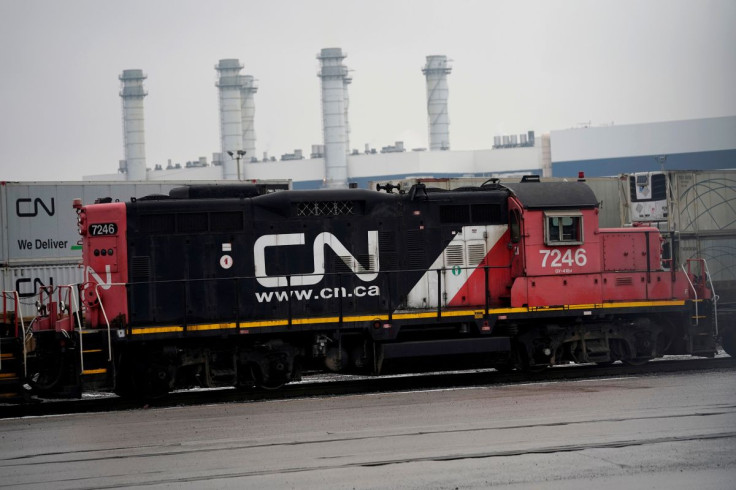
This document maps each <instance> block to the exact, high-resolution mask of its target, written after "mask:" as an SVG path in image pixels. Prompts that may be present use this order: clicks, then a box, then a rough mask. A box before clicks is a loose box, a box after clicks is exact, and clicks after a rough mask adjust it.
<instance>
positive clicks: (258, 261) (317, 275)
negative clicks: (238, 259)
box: [253, 230, 380, 288]
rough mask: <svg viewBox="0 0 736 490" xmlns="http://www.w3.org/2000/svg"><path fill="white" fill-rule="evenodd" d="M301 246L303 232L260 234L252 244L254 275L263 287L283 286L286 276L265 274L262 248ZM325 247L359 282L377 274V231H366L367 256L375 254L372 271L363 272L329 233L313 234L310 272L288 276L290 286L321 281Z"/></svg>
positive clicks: (358, 264) (366, 280) (358, 263)
mask: <svg viewBox="0 0 736 490" xmlns="http://www.w3.org/2000/svg"><path fill="white" fill-rule="evenodd" d="M295 245H304V233H286V234H283V235H263V236H262V237H260V238H259V239H258V240H256V243H255V244H254V245H253V257H254V259H255V266H256V276H257V280H258V283H259V284H260V285H261V286H263V287H266V288H277V287H286V286H287V283H286V276H269V275H268V274H266V254H265V251H266V247H288V246H295ZM325 247H330V248H331V249H332V250H333V251H334V252H335V253H336V254H337V255H338V256H339V257H340V258H341V259H342V261H343V262H345V265H346V266H348V267H349V268H350V270H351V271H353V273H354V274H355V275H357V276H358V278H359V279H360V280H361V281H363V282H370V281H373V280H375V279H376V277H378V272H377V271H378V270H380V269H379V267H378V231H375V230H374V231H369V232H368V255H371V256H373V257H375V263H374V264H371V265H373V270H371V271H367V269H366V268H365V267H363V265H361V264H360V262H358V260H357V259H356V258H355V257H353V255H352V254H351V253H350V252H349V251H348V249H347V248H345V245H343V244H342V243H340V241H339V240H338V239H337V237H335V235H333V234H332V233H328V232H324V233H320V234H319V235H317V238H315V239H314V243H313V244H312V250H313V252H314V273H313V274H305V275H295V276H291V285H292V286H312V285H314V284H317V283H318V282H320V281H321V280H322V278H323V277H324V274H325V250H324V248H325Z"/></svg>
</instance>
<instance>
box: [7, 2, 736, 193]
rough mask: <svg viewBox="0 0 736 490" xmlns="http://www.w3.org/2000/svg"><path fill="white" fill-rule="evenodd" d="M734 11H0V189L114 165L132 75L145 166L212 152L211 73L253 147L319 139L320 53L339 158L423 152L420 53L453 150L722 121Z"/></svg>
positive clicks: (406, 5)
mask: <svg viewBox="0 0 736 490" xmlns="http://www.w3.org/2000/svg"><path fill="white" fill-rule="evenodd" d="M735 26H736V1H734V0H710V1H706V0H691V1H686V0H658V1H654V0H638V1H632V0H623V1H622V0H613V1H608V0H599V1H592V0H591V1H575V0H568V1H545V0H540V1H532V0H529V1H517V0H510V1H496V0H493V1H491V0H480V1H471V0H448V1H445V0H435V1H428V0H370V1H357V0H309V1H297V0H281V1H279V0H263V1H260V0H258V1H251V0H248V1H244V0H215V1H206V2H205V1H194V0H156V1H148V0H144V1H139V0H126V1H124V2H113V1H106V0H89V1H86V0H66V1H59V0H0V67H2V78H1V79H0V80H1V81H0V117H1V119H0V180H79V179H81V177H82V175H89V174H101V173H114V172H115V171H116V169H117V162H118V160H120V159H122V158H123V157H124V154H123V143H122V140H123V135H122V113H121V101H120V97H119V95H118V92H119V90H120V84H119V81H118V76H119V75H120V73H121V72H122V71H123V70H124V69H129V68H140V69H143V71H144V72H145V73H146V74H147V75H148V79H147V80H146V88H147V90H148V93H149V95H148V97H146V99H145V117H146V155H147V163H148V166H149V167H153V165H154V164H157V163H161V164H164V165H165V164H166V161H167V159H169V158H170V159H172V160H173V161H174V162H181V163H184V162H186V161H187V160H194V159H196V158H197V157H199V156H206V157H207V160H208V161H209V160H210V159H211V156H212V152H214V151H219V145H220V143H219V116H218V99H217V89H216V87H215V85H214V84H215V80H216V72H215V70H214V65H215V64H217V62H218V60H219V59H221V58H239V59H240V61H241V62H242V63H243V64H244V65H245V69H244V70H243V74H250V75H253V76H254V77H255V78H256V79H257V80H258V84H259V91H258V93H257V94H256V96H255V103H256V122H255V127H256V137H257V141H256V147H257V151H258V154H259V155H260V154H261V153H262V152H263V151H268V152H269V155H273V156H276V157H277V158H278V157H279V156H280V155H281V154H282V153H287V152H291V151H293V150H294V149H295V148H301V149H303V150H304V152H305V153H307V154H308V153H309V151H310V149H311V145H312V144H318V143H321V140H322V121H321V112H320V85H319V79H318V78H317V76H316V74H317V70H318V61H317V59H316V58H315V56H316V55H317V53H318V52H319V51H320V49H322V48H325V47H340V48H342V49H343V51H344V52H346V53H347V55H348V56H347V58H346V60H345V64H346V65H347V66H348V67H349V68H350V69H351V70H352V73H351V74H352V77H353V83H352V85H350V87H349V95H350V112H349V119H350V125H351V130H352V133H351V147H353V148H359V149H361V150H362V149H363V147H364V145H365V143H370V144H371V145H372V146H374V147H377V148H380V147H381V146H385V145H388V144H392V143H393V142H394V141H397V140H403V141H404V142H405V145H406V146H407V147H408V148H414V147H427V146H428V142H427V138H428V137H427V115H426V103H425V97H426V93H425V83H424V77H423V75H422V72H421V68H422V66H423V65H424V62H425V57H426V56H427V55H431V54H444V55H447V56H448V57H449V58H450V59H452V60H453V62H452V66H453V70H452V73H451V74H450V75H449V78H448V84H449V89H450V97H449V113H450V142H451V147H452V149H454V150H470V149H481V148H490V146H491V145H492V143H493V136H494V135H496V134H511V133H521V132H525V131H527V130H529V129H533V130H535V131H537V132H538V133H542V132H546V131H549V130H552V129H564V128H569V127H574V126H577V125H579V124H580V123H583V122H588V121H590V122H591V123H592V124H593V125H600V124H610V123H611V122H614V123H615V124H630V123H640V122H654V121H668V120H677V119H692V118H702V117H715V116H726V115H734V114H736V96H735V95H734V91H736V27H735Z"/></svg>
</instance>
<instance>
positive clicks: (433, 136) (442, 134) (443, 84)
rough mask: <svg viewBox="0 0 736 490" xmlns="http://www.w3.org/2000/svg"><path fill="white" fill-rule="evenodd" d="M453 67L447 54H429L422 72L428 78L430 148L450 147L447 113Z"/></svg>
mask: <svg viewBox="0 0 736 490" xmlns="http://www.w3.org/2000/svg"><path fill="white" fill-rule="evenodd" d="M451 71H452V68H451V67H450V66H448V64H447V56H444V55H436V56H427V64H426V65H425V66H424V68H422V73H424V75H425V76H426V78H427V114H428V116H429V149H430V150H449V149H450V118H449V116H448V115H447V96H448V90H447V75H448V74H449V73H450V72H451Z"/></svg>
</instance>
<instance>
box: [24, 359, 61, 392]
mask: <svg viewBox="0 0 736 490" xmlns="http://www.w3.org/2000/svg"><path fill="white" fill-rule="evenodd" d="M39 354H40V356H39ZM36 356H37V357H35V358H33V359H32V360H31V359H29V367H30V369H29V370H28V371H29V375H28V383H29V384H30V385H31V386H32V387H33V389H34V390H37V391H39V392H41V393H47V392H50V391H52V390H53V389H54V388H56V387H57V386H58V385H59V382H60V381H61V378H62V376H63V374H64V371H65V369H66V362H64V354H63V353H61V352H41V353H37V354H36Z"/></svg>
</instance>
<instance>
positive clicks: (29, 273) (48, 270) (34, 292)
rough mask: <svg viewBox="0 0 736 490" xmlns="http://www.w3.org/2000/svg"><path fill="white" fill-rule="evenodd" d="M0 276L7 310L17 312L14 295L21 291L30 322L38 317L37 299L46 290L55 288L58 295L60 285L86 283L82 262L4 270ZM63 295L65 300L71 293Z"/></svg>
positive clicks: (24, 313)
mask: <svg viewBox="0 0 736 490" xmlns="http://www.w3.org/2000/svg"><path fill="white" fill-rule="evenodd" d="M0 274H2V292H3V294H4V295H5V297H6V307H7V309H8V310H14V308H13V297H14V295H13V294H12V292H13V291H17V293H18V299H19V301H20V305H21V312H22V314H23V317H24V318H27V319H31V318H33V317H34V316H36V313H37V311H36V300H37V299H38V294H39V292H40V290H41V288H42V287H44V286H51V287H52V288H53V291H54V294H55V295H56V294H57V293H58V287H59V286H66V285H70V284H81V283H82V281H83V270H82V267H81V265H79V264H78V263H72V264H58V265H41V266H34V265H30V266H16V267H0ZM63 294H64V295H65V296H64V299H65V298H66V295H67V294H68V292H66V291H64V292H63ZM77 300H78V298H77ZM65 302H67V304H68V303H69V300H67V299H65Z"/></svg>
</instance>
